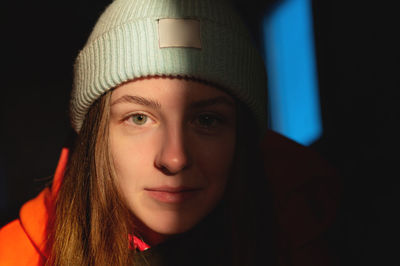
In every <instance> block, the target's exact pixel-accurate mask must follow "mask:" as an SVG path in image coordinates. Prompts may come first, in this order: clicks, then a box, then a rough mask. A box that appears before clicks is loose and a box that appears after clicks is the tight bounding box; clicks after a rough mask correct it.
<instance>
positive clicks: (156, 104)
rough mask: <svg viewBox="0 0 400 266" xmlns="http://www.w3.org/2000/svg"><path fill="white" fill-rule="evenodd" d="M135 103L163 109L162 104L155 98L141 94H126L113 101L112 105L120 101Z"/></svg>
mask: <svg viewBox="0 0 400 266" xmlns="http://www.w3.org/2000/svg"><path fill="white" fill-rule="evenodd" d="M124 102H127V103H135V104H139V105H144V106H149V107H151V108H153V109H161V104H160V103H159V102H157V101H155V100H152V99H146V98H143V97H140V96H134V95H124V96H122V97H120V98H118V99H117V100H115V101H114V102H112V103H111V105H114V104H118V103H124Z"/></svg>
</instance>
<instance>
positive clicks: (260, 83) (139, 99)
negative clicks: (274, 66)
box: [0, 0, 277, 265]
mask: <svg viewBox="0 0 400 266" xmlns="http://www.w3.org/2000/svg"><path fill="white" fill-rule="evenodd" d="M265 89H266V77H265V71H264V67H263V62H262V59H261V57H260V56H259V54H258V53H257V51H256V50H255V48H254V47H253V45H252V43H251V41H250V38H249V35H248V33H247V31H246V29H245V27H244V25H243V23H242V22H241V20H240V19H239V17H238V16H237V15H236V13H235V12H234V11H233V9H232V7H231V6H230V5H229V2H228V1H224V0H218V1H216V0H209V1H208V0H178V1H177V0H163V1H161V0H115V1H114V2H113V3H112V4H111V5H110V6H109V7H108V8H107V9H106V10H105V12H104V13H103V14H102V16H101V17H100V19H99V20H98V22H97V24H96V26H95V28H94V29H93V32H92V34H91V35H90V37H89V39H88V42H87V43H86V45H85V47H84V48H83V49H82V51H81V52H80V53H79V55H78V58H77V60H76V64H75V75H74V88H73V91H72V96H71V121H72V126H73V128H74V129H75V131H76V132H77V136H76V141H75V144H74V146H73V147H71V148H70V150H69V154H67V153H66V151H64V153H63V154H62V157H61V159H60V163H59V167H58V169H57V171H56V175H55V179H54V182H53V185H52V188H51V189H50V188H47V189H45V191H43V192H42V193H41V195H39V196H38V198H36V199H35V200H33V201H32V202H28V203H27V204H26V205H25V206H24V207H23V209H22V210H21V218H20V222H18V221H15V222H13V223H11V224H10V225H8V226H6V228H4V229H3V230H2V234H1V235H0V236H1V238H0V239H17V238H20V239H21V240H19V242H18V241H17V242H18V246H17V247H16V245H11V247H10V246H7V249H8V250H9V251H10V252H9V254H6V255H4V253H6V252H4V253H3V254H1V253H0V258H1V257H2V256H3V255H4V256H3V257H7V256H8V257H7V261H5V262H8V263H13V262H16V261H18V262H20V263H28V264H30V265H35V264H47V265H112V264H114V265H127V264H131V265H274V264H275V262H276V253H275V251H274V249H275V244H276V243H277V242H276V241H275V238H274V237H275V235H274V234H272V231H274V230H275V223H274V221H275V218H274V217H273V215H272V210H271V208H270V207H269V206H270V203H271V200H270V198H269V195H271V193H269V188H268V185H267V184H266V181H267V179H266V177H265V174H264V168H263V167H264V165H263V163H262V161H261V155H260V148H259V145H260V139H261V137H263V135H264V134H265V132H266V123H267V121H266V117H267V116H266V94H265ZM26 232H33V233H26ZM25 234H26V235H25ZM1 243H2V242H1V240H0V246H2V247H6V245H1ZM3 243H4V242H3ZM23 248H24V249H25V252H27V253H26V254H29V255H28V256H27V258H26V257H25V258H21V256H18V254H19V252H18V250H24V249H23ZM10 254H11V255H10ZM12 254H14V255H12ZM22 257H23V256H22Z"/></svg>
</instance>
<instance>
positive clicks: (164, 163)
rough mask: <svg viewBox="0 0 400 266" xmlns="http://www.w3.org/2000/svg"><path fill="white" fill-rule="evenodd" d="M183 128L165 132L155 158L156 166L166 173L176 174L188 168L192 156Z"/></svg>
mask: <svg viewBox="0 0 400 266" xmlns="http://www.w3.org/2000/svg"><path fill="white" fill-rule="evenodd" d="M187 148H188V147H186V145H185V140H184V134H183V132H182V130H181V129H173V130H170V131H169V132H168V133H166V134H165V137H164V138H163V140H162V144H161V147H160V150H159V153H158V154H157V156H156V158H155V166H156V167H157V168H158V169H159V170H160V171H162V172H163V173H164V174H166V175H175V174H177V173H179V172H181V171H182V170H184V169H186V168H187V167H188V166H189V164H190V158H189V155H188V152H187Z"/></svg>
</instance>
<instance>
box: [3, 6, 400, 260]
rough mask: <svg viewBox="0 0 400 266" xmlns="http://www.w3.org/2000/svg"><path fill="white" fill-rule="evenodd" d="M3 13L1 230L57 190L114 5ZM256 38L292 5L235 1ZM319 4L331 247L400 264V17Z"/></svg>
mask: <svg viewBox="0 0 400 266" xmlns="http://www.w3.org/2000/svg"><path fill="white" fill-rule="evenodd" d="M10 2H11V1H9V3H8V4H7V5H5V6H2V14H3V16H2V20H4V21H2V23H1V25H2V26H3V27H2V39H1V40H2V41H1V43H2V45H1V47H2V49H1V51H2V56H1V64H2V68H1V69H2V71H1V73H2V78H1V80H2V88H1V116H0V123H1V131H0V134H1V135H0V136H1V146H0V211H1V212H0V226H2V225H4V224H5V223H7V222H9V221H11V220H12V219H14V218H16V217H17V216H18V210H19V208H20V207H21V205H22V204H23V203H24V202H25V201H27V200H28V199H30V198H32V197H34V196H35V195H36V194H37V193H38V192H39V191H40V190H41V189H42V188H43V186H44V185H45V184H46V182H48V181H49V180H51V176H52V174H53V171H54V169H55V166H56V163H57V160H58V155H59V153H60V150H61V147H62V146H63V144H64V142H65V141H66V137H67V135H68V132H69V131H70V127H69V122H68V112H67V110H68V101H69V94H70V89H71V84H72V67H73V62H74V59H75V57H76V55H77V53H78V51H79V49H81V48H82V47H83V45H84V43H85V41H86V39H87V37H88V34H89V33H90V31H91V29H92V26H93V25H94V23H95V21H96V19H97V17H98V16H99V15H100V14H101V12H102V11H103V10H104V7H105V6H106V4H107V3H109V1H104V0H80V1H79V0H69V1H50V0H43V1H27V0H25V1H18V2H15V3H10ZM236 2H237V5H238V6H239V8H240V10H241V11H242V12H243V15H244V17H245V18H246V20H247V22H248V24H249V27H250V28H251V30H252V32H253V35H254V39H255V40H256V41H258V42H259V41H260V35H259V33H260V21H261V18H262V16H263V14H265V12H268V10H271V9H273V8H274V6H275V5H277V4H279V2H281V1H272V0H270V1H254V0H251V1H244V2H243V1H236ZM349 2H350V1H342V0H339V1H331V0H329V1H327V0H325V1H323V0H314V1H312V5H313V15H314V32H315V44H316V53H317V66H318V75H319V89H320V101H321V109H322V117H323V129H324V132H323V136H322V138H321V139H320V140H318V141H317V142H315V143H314V144H312V145H311V147H312V148H313V149H315V150H317V151H318V152H320V153H321V155H322V156H323V157H325V158H326V159H327V160H328V161H329V162H330V163H331V164H332V165H333V166H335V167H336V168H337V169H338V170H339V172H340V173H341V174H342V176H343V180H344V182H343V189H344V190H343V191H344V193H343V200H342V205H341V209H340V213H339V216H338V220H337V223H336V227H335V228H334V229H333V233H332V242H333V244H334V245H335V246H336V247H337V250H338V252H339V254H340V255H341V256H342V258H343V261H344V262H345V264H346V265H400V259H399V258H398V256H397V253H398V251H399V250H400V249H399V246H400V245H399V244H398V242H399V237H400V234H399V228H398V227H399V225H400V219H399V218H398V216H397V215H396V214H397V213H398V212H399V209H400V208H399V203H400V196H399V193H398V192H397V190H398V188H399V185H400V182H399V177H400V174H399V166H400V162H399V161H400V159H399V158H400V155H399V153H398V151H399V145H398V138H399V129H398V124H399V111H398V110H399V108H398V106H399V98H398V97H396V96H397V93H396V92H397V91H398V90H399V89H400V86H399V85H400V80H399V79H400V75H399V73H398V72H399V64H400V52H399V49H400V45H399V44H400V43H399V41H398V40H397V38H396V37H397V36H398V35H399V26H400V20H399V14H398V11H397V10H396V8H394V4H391V5H389V4H387V3H385V2H384V1H381V2H378V1H369V2H368V1H363V2H362V3H358V4H356V3H352V4H349Z"/></svg>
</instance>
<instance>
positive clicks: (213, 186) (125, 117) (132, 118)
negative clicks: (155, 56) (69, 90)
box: [110, 78, 236, 237]
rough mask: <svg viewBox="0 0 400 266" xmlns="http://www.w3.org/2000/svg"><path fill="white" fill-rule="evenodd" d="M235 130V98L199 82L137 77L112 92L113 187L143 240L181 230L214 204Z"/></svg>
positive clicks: (221, 187)
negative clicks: (153, 235) (142, 235)
mask: <svg viewBox="0 0 400 266" xmlns="http://www.w3.org/2000/svg"><path fill="white" fill-rule="evenodd" d="M235 124H236V113H235V102H234V100H233V98H232V97H230V96H229V95H227V94H226V93H224V92H222V91H221V90H218V89H216V88H215V87H212V86H208V85H205V84H202V83H199V82H195V81H190V80H183V79H171V78H150V79H139V80H135V81H132V82H129V83H126V84H123V85H121V86H120V87H118V88H116V89H115V90H114V91H113V92H112V96H111V117H110V147H111V153H112V157H113V160H114V165H115V169H116V174H117V183H118V185H119V188H120V190H121V192H122V194H123V197H124V199H125V200H126V202H127V205H128V207H129V208H130V210H131V211H132V212H133V214H134V215H135V217H136V218H137V219H138V220H139V223H141V224H142V225H141V226H142V230H141V231H142V234H144V236H145V237H146V231H148V234H154V233H155V234H159V235H171V234H178V233H182V232H185V231H187V230H189V229H190V228H192V227H193V226H194V225H196V224H197V223H198V222H199V221H200V220H201V219H203V218H204V217H205V216H206V215H207V214H208V213H210V211H211V210H212V209H213V208H214V207H215V206H216V204H217V203H218V201H219V200H220V199H221V197H222V195H223V193H224V189H225V186H226V183H227V179H228V176H229V175H230V170H231V166H232V160H233V155H234V152H235V138H236V127H235ZM150 232H151V233H150Z"/></svg>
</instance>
